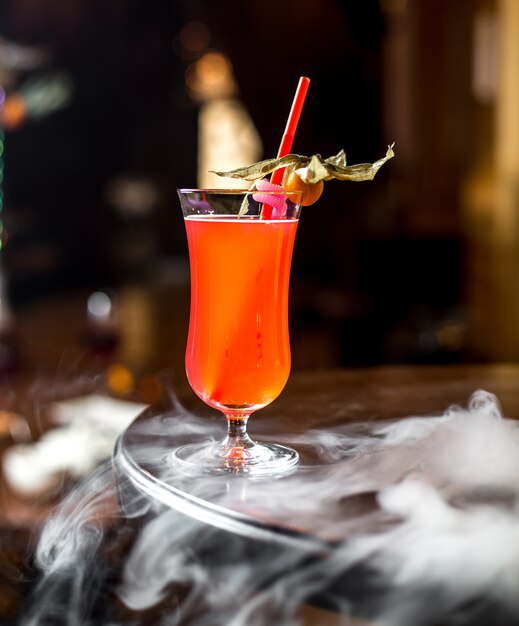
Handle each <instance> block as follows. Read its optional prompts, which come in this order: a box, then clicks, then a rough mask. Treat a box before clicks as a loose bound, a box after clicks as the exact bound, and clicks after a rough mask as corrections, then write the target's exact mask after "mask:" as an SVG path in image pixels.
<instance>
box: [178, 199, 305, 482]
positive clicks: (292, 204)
mask: <svg viewBox="0 0 519 626" xmlns="http://www.w3.org/2000/svg"><path fill="white" fill-rule="evenodd" d="M178 195H179V198H180V203H181V206H182V211H183V215H184V222H185V226H186V232H187V240H188V247H189V259H190V271H191V310H190V322H189V332H188V340H187V348H186V373H187V377H188V380H189V383H190V385H191V387H192V389H193V390H194V391H195V393H196V394H197V395H198V396H199V397H200V398H201V399H202V400H203V401H204V402H205V403H206V404H208V405H209V406H210V407H213V408H215V409H218V410H220V411H221V412H222V413H223V414H224V415H225V417H226V418H227V436H226V437H225V439H224V440H223V441H221V442H217V443H214V442H208V443H193V444H188V445H186V446H182V447H180V448H178V449H176V450H175V451H174V453H173V457H174V459H175V460H176V461H178V462H180V463H181V464H183V465H184V466H186V467H188V468H189V469H190V470H195V471H197V472H198V471H199V472H202V473H225V472H231V473H236V474H249V475H254V476H266V475H275V474H282V473H284V472H287V471H290V470H292V469H293V468H294V467H295V466H296V465H297V462H298V458H299V456H298V453H297V452H296V451H295V450H293V449H292V448H289V447H287V446H284V445H280V444H277V443H263V442H261V443H259V442H254V441H253V440H252V439H251V438H250V437H249V435H248V432H247V422H248V420H249V417H250V415H251V414H252V413H253V412H255V411H257V410H258V409H261V408H263V407H265V406H266V405H268V404H270V403H271V402H272V401H273V400H274V399H275V398H277V396H278V395H279V394H280V393H281V391H282V390H283V388H284V386H285V384H286V382H287V380H288V377H289V373H290V343H289V334H288V292H289V278H290V265H291V259H292V250H293V246H294V239H295V235H296V229H297V224H298V219H299V215H300V210H301V204H300V202H301V194H300V193H292V194H290V193H281V194H280V192H261V193H259V192H257V191H256V192H255V191H243V190H203V189H180V190H178ZM266 209H268V210H266ZM266 215H268V218H267V217H266Z"/></svg>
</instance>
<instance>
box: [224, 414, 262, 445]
mask: <svg viewBox="0 0 519 626" xmlns="http://www.w3.org/2000/svg"><path fill="white" fill-rule="evenodd" d="M225 417H226V418H227V437H226V438H225V439H224V440H223V442H222V447H223V448H224V449H227V450H228V449H236V448H239V449H244V448H245V449H246V448H252V447H253V446H254V445H255V444H254V442H253V441H252V439H251V438H250V437H249V435H248V433H247V422H248V420H249V417H250V413H248V414H245V415H244V414H240V415H239V416H236V415H235V414H232V413H231V414H229V413H227V414H226V415H225Z"/></svg>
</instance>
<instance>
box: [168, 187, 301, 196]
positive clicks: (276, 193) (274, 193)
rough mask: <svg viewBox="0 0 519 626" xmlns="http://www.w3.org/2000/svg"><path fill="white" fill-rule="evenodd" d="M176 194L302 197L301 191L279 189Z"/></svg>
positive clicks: (217, 190) (205, 190)
mask: <svg viewBox="0 0 519 626" xmlns="http://www.w3.org/2000/svg"><path fill="white" fill-rule="evenodd" d="M177 193H183V194H188V193H207V194H211V195H216V194H220V195H222V196H224V195H227V196H231V195H234V196H237V195H240V196H244V195H247V194H261V195H264V194H265V195H267V196H287V197H289V198H293V197H296V196H297V197H298V198H300V197H301V196H302V195H303V192H302V191H288V190H286V189H279V190H269V191H260V190H259V189H231V188H229V189H227V188H226V189H196V188H183V189H177Z"/></svg>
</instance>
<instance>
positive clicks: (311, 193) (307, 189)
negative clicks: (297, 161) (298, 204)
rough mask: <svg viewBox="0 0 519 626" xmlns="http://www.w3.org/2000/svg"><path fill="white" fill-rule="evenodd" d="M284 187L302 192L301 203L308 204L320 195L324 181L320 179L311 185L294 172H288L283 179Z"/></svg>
mask: <svg viewBox="0 0 519 626" xmlns="http://www.w3.org/2000/svg"><path fill="white" fill-rule="evenodd" d="M284 187H285V189H286V190H287V191H299V192H301V193H303V202H302V205H303V206H310V205H311V204H313V203H314V202H317V200H319V198H320V197H321V194H322V193H323V187H324V181H323V180H320V181H318V182H317V183H314V184H313V185H312V184H310V183H305V182H304V181H303V180H301V178H299V176H298V175H297V174H296V173H295V172H290V174H289V175H288V176H287V178H286V180H285V183H284Z"/></svg>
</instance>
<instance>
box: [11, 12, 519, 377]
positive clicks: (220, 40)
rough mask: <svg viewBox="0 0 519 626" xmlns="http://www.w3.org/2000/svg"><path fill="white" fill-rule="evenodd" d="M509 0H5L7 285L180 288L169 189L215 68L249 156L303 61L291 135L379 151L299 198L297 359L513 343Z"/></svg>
mask: <svg viewBox="0 0 519 626" xmlns="http://www.w3.org/2000/svg"><path fill="white" fill-rule="evenodd" d="M517 4H519V3H516V1H515V0H500V1H497V0H496V1H495V2H492V1H487V0H485V1H483V0H481V1H480V0H457V1H456V2H451V1H450V0H362V2H352V1H350V0H309V1H307V2H300V1H296V0H282V1H279V0H275V1H274V0H262V1H261V2H260V1H258V0H248V1H247V2H243V1H241V0H221V1H219V2H215V1H214V0H213V1H211V0H167V1H166V0H110V2H105V1H101V0H68V1H67V2H63V1H62V0H1V1H0V7H1V9H0V85H1V86H2V91H0V97H1V98H2V100H3V108H2V113H1V118H0V119H1V120H2V124H1V128H2V131H1V133H2V134H1V135H0V139H1V140H2V151H3V154H2V157H1V158H2V173H1V174H0V176H1V180H2V182H1V187H2V198H3V199H2V203H3V208H2V214H1V219H2V229H3V249H2V252H1V267H2V272H3V279H4V283H5V289H6V292H5V294H4V298H3V299H4V302H8V303H9V305H10V307H11V308H12V310H13V311H14V313H15V316H16V315H23V313H24V312H25V311H28V310H31V309H32V308H34V307H37V306H40V305H41V303H42V302H52V300H53V299H56V298H58V297H61V295H62V294H64V293H74V291H75V290H77V289H87V290H96V289H101V288H106V287H108V288H110V289H113V290H115V291H117V290H118V289H122V288H124V287H125V286H127V285H150V284H153V283H160V284H161V285H166V286H168V285H169V286H171V289H172V290H173V289H178V290H180V291H179V292H181V293H182V294H184V293H186V292H187V290H188V279H189V277H188V271H187V246H186V241H185V233H184V227H183V224H182V219H181V214H180V208H179V204H178V200H177V197H176V192H175V190H176V188H178V187H189V186H196V185H197V184H199V181H200V176H201V174H200V168H201V165H200V162H199V157H200V151H201V146H200V136H201V124H202V122H201V119H202V117H201V116H202V112H203V111H204V110H205V109H206V108H207V105H208V103H210V102H211V101H212V99H213V100H214V99H217V98H218V97H221V96H222V92H218V89H217V88H216V87H215V84H217V83H218V80H219V78H221V76H222V72H224V73H226V75H227V76H228V75H229V74H230V75H231V76H232V81H231V82H232V85H233V88H232V89H231V90H230V91H229V92H223V96H224V98H223V99H227V100H229V99H231V100H232V101H233V106H234V109H233V110H235V111H236V110H238V109H237V108H236V107H240V108H239V111H240V112H241V113H240V115H242V121H243V120H244V124H245V126H246V128H248V131H250V132H252V135H253V136H254V132H255V133H256V134H257V137H256V149H257V150H258V149H259V150H260V158H267V157H272V156H275V154H276V152H277V148H278V144H279V141H280V138H281V135H282V132H283V130H284V126H285V122H286V118H287V115H288V111H289V109H290V105H291V102H292V98H293V95H294V91H295V88H296V85H297V81H298V79H299V77H300V76H301V75H306V76H308V77H310V78H311V85H310V89H309V92H308V96H307V100H306V103H305V106H304V110H303V113H302V116H301V120H300V124H299V128H298V132H297V136H296V139H295V143H294V146H293V151H294V152H297V153H299V154H305V155H311V154H315V153H320V154H322V155H323V156H325V157H328V156H331V155H332V154H336V153H337V152H338V151H339V150H340V149H342V148H344V149H345V150H346V153H347V155H348V160H349V162H350V163H360V162H365V161H369V162H372V161H375V160H377V159H378V158H380V157H382V156H383V155H384V154H385V151H386V149H387V145H388V144H390V143H392V142H396V143H395V152H396V157H395V158H394V159H392V160H391V161H390V162H388V163H387V164H386V165H385V166H384V167H383V168H382V169H381V170H380V172H379V173H378V175H377V177H376V178H375V180H374V181H372V182H364V183H348V182H337V181H331V182H329V183H326V185H325V191H324V194H323V196H322V198H321V199H320V200H319V202H318V203H317V204H316V205H314V206H311V207H308V208H307V209H305V210H304V213H303V215H302V220H301V223H300V226H299V231H298V239H297V242H296V250H295V254H294V262H293V272H292V295H291V318H292V319H291V323H292V346H293V353H294V354H293V356H294V367H295V368H301V369H303V368H309V367H328V366H332V367H333V366H342V365H347V366H352V365H353V366H366V365H373V364H380V363H401V362H413V363H438V362H454V361H497V360H509V361H513V360H517V358H518V357H519V324H518V322H519V317H518V315H519V300H518V297H517V295H516V294H517V292H518V289H519V275H518V272H517V269H518V267H519V259H518V258H517V249H518V246H517V245H516V240H517V237H518V232H519V227H518V224H517V217H516V216H517V214H518V209H519V191H518V190H519V154H518V153H519V148H518V147H517V146H518V145H519V141H518V140H519V137H518V135H519V129H518V122H517V121H516V119H515V118H516V117H517V116H516V113H514V111H515V112H516V111H517V110H519V85H518V79H517V77H516V76H515V75H514V71H513V68H514V67H515V66H516V64H517V62H519V59H517V58H515V56H517V52H516V50H515V48H514V46H513V41H514V40H515V39H516V38H517V37H518V36H519V33H518V32H517V31H518V30H519V15H517ZM515 18H517V19H515ZM222 68H223V69H222ZM211 85H212V87H213V89H212V91H211ZM2 94H3V95H2ZM0 106H1V105H0ZM217 119H218V118H217ZM222 123H223V122H222ZM213 130H215V129H213ZM222 132H223V131H222ZM244 132H245V131H244ZM258 137H259V138H260V141H259V144H258V139H257V138H258ZM236 138H237V140H238V132H237V133H236ZM231 142H232V137H231ZM209 143H210V140H209ZM231 147H232V146H231ZM243 164H244V165H245V164H247V163H243ZM182 290H184V291H182ZM172 293H173V292H172ZM182 297H183V296H182ZM186 297H187V296H186ZM178 302H179V301H178V298H177V299H175V298H173V297H172V302H171V309H170V310H171V319H172V323H171V328H172V330H171V332H176V330H175V324H174V322H173V320H174V316H175V311H176V307H177V306H178V308H179V309H182V307H183V306H184V304H185V301H183V302H184V304H182V305H180V304H178ZM182 310H183V309H182ZM179 332H180V331H179Z"/></svg>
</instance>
